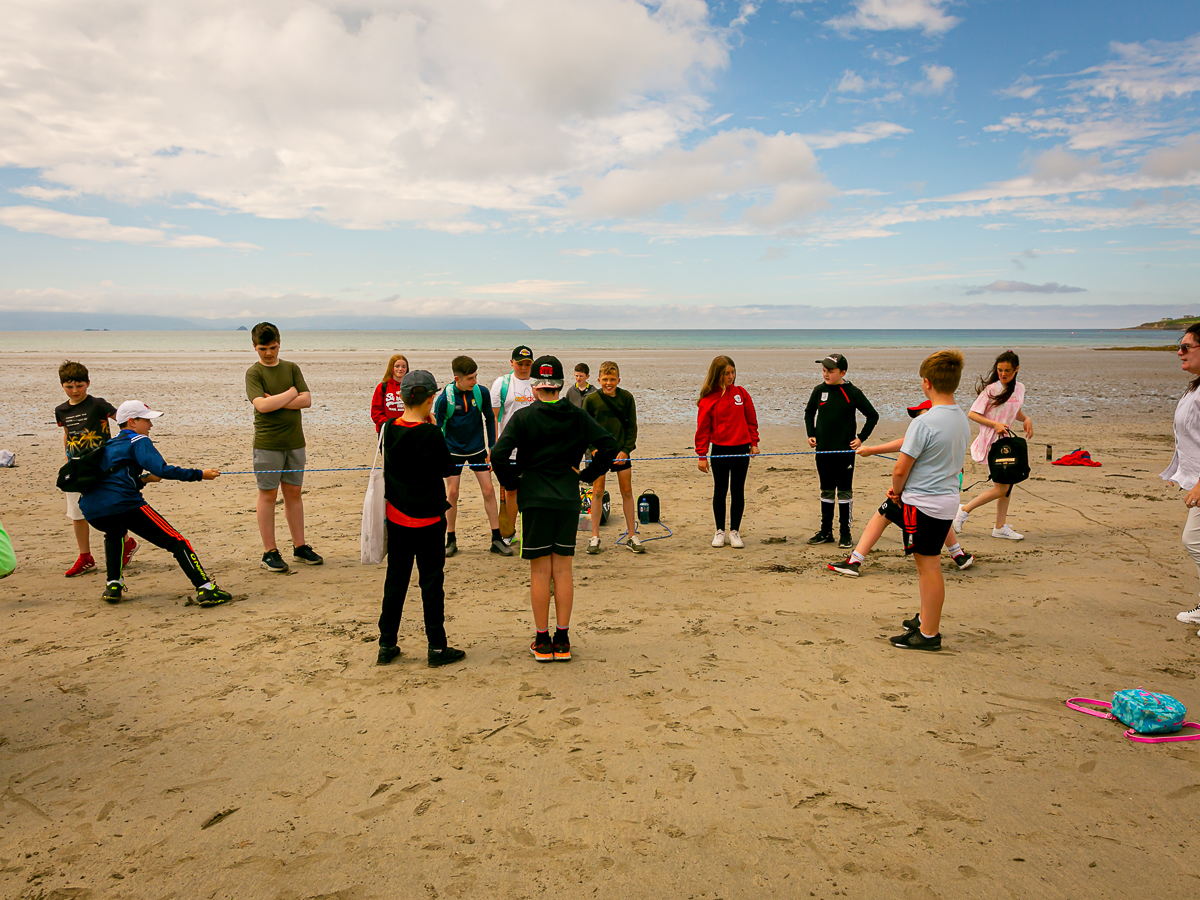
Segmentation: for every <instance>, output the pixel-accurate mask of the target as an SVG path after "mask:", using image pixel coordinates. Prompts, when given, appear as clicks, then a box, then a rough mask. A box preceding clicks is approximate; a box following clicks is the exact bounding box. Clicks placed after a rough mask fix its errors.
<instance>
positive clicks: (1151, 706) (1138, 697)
mask: <svg viewBox="0 0 1200 900" xmlns="http://www.w3.org/2000/svg"><path fill="white" fill-rule="evenodd" d="M1084 704H1087V705H1086V706H1085V705H1084ZM1067 706H1069V707H1070V708H1071V709H1073V710H1076V711H1077V712H1081V713H1087V714H1088V715H1089V716H1095V717H1096V718H1098V719H1112V720H1113V721H1116V722H1123V723H1124V724H1126V725H1128V726H1129V728H1128V730H1126V732H1125V737H1127V738H1129V740H1131V741H1137V742H1139V743H1142V744H1159V743H1163V742H1166V741H1195V740H1200V734H1195V733H1192V734H1177V733H1176V732H1179V731H1182V730H1183V729H1184V728H1193V729H1200V725H1197V724H1196V723H1195V722H1188V721H1186V717H1187V710H1186V709H1185V708H1184V706H1183V704H1182V703H1180V702H1179V701H1178V700H1176V699H1175V698H1174V697H1172V696H1170V695H1168V694H1156V693H1154V692H1153V691H1147V690H1144V689H1143V688H1131V689H1129V690H1124V691H1116V692H1114V693H1113V698H1112V703H1105V702H1104V701H1103V700H1092V699H1090V698H1088V697H1072V698H1071V699H1070V700H1068V701H1067ZM1092 707H1100V709H1095V708H1092ZM1106 710H1107V711H1106ZM1168 735H1169V736H1168Z"/></svg>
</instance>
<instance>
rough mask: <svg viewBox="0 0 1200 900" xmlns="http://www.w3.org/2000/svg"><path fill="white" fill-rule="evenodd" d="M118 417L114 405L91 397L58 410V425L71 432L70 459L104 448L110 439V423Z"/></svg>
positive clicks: (67, 403) (68, 436) (55, 413)
mask: <svg viewBox="0 0 1200 900" xmlns="http://www.w3.org/2000/svg"><path fill="white" fill-rule="evenodd" d="M116 414H117V410H116V407H114V406H113V405H112V404H111V403H109V402H108V401H107V400H105V399H103V398H102V397H93V396H91V395H90V394H89V395H88V396H87V397H84V398H83V401H82V402H80V403H76V404H75V405H74V406H72V405H71V403H70V401H68V402H66V403H64V404H62V405H61V406H56V407H55V408H54V421H55V422H57V423H58V424H59V427H60V428H65V429H67V456H69V457H70V458H71V459H78V458H79V457H81V456H83V455H84V454H87V453H90V452H91V451H93V450H95V449H96V448H97V447H103V446H104V445H105V443H107V442H108V439H109V437H110V433H109V430H108V420H109V418H111V417H112V416H115V415H116Z"/></svg>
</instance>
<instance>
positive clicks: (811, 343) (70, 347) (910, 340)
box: [0, 329, 1178, 353]
mask: <svg viewBox="0 0 1200 900" xmlns="http://www.w3.org/2000/svg"><path fill="white" fill-rule="evenodd" d="M1177 339H1178V335H1176V334H1175V333H1174V332H1165V331H1116V330H1099V329H1091V330H1077V331H1068V330H1065V329H1012V330H1004V329H993V330H985V329H972V330H952V329H944V330H943V329H886V330H881V331H872V330H868V329H763V330H752V329H747V330H732V329H731V330H716V329H708V330H678V331H675V330H655V331H633V330H630V331H621V330H613V331H589V330H575V331H560V330H553V329H545V330H540V331H289V332H286V333H285V334H284V344H285V346H286V348H287V349H288V350H327V351H338V350H378V351H380V352H392V351H398V350H399V351H403V350H428V351H438V350H441V351H456V350H495V351H500V350H509V349H511V348H513V347H515V346H517V345H519V344H528V345H529V346H531V347H533V349H534V351H535V352H541V351H542V350H543V349H548V350H551V349H552V350H555V351H558V350H714V351H719V350H729V351H731V352H732V351H734V350H739V349H751V350H753V349H761V350H774V349H779V350H804V349H815V350H828V349H830V348H837V349H839V350H853V349H856V348H888V347H933V348H936V347H960V348H963V349H966V348H969V347H1072V348H1079V349H1087V348H1090V347H1138V346H1154V345H1159V344H1169V343H1171V341H1172V340H1177ZM249 341H250V337H249V335H248V334H247V333H246V332H244V331H7V332H0V351H4V352H22V351H26V352H54V353H59V352H62V353H74V352H79V353H85V352H92V353H95V352H104V351H122V350H125V351H129V350H154V351H157V352H180V353H189V352H191V353H195V352H206V351H234V350H236V351H244V350H245V349H246V347H247V345H248V344H249Z"/></svg>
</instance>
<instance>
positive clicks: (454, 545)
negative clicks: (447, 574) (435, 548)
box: [446, 538, 458, 559]
mask: <svg viewBox="0 0 1200 900" xmlns="http://www.w3.org/2000/svg"><path fill="white" fill-rule="evenodd" d="M457 552H458V541H457V540H455V539H454V538H450V539H449V540H448V541H446V559H449V558H450V557H452V556H453V555H454V554H455V553H457Z"/></svg>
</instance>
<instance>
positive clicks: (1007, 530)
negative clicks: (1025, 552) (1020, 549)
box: [992, 524, 1025, 541]
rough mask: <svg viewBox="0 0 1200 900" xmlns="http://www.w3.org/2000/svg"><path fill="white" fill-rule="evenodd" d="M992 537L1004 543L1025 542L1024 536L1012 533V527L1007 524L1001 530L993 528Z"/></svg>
mask: <svg viewBox="0 0 1200 900" xmlns="http://www.w3.org/2000/svg"><path fill="white" fill-rule="evenodd" d="M992 537H994V538H1003V539H1004V540H1006V541H1023V540H1025V535H1023V534H1018V533H1017V532H1015V531H1013V530H1012V526H1011V525H1008V524H1005V525H1004V527H1003V528H993V529H992Z"/></svg>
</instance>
